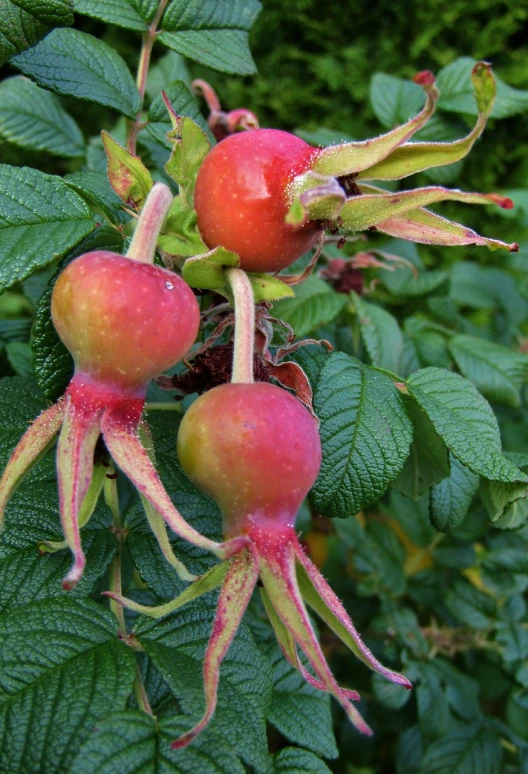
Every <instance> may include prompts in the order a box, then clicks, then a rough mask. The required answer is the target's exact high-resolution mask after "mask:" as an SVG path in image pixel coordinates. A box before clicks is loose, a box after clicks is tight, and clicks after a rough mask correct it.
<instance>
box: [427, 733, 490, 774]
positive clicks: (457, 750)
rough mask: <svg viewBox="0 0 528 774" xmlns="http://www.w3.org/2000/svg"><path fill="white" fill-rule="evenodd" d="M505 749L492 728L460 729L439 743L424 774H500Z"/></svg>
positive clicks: (430, 755) (431, 750)
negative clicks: (503, 749) (477, 773)
mask: <svg viewBox="0 0 528 774" xmlns="http://www.w3.org/2000/svg"><path fill="white" fill-rule="evenodd" d="M501 765H502V747H501V745H500V741H499V739H498V737H497V735H496V733H495V732H494V730H493V728H492V727H491V726H490V724H482V723H475V724H471V725H458V726H456V727H455V728H454V729H453V730H451V731H449V732H448V733H447V734H446V735H445V736H443V737H442V738H441V739H438V740H437V741H436V742H434V744H432V745H431V747H429V748H428V750H427V752H426V753H425V756H424V758H423V761H422V767H421V769H420V774H475V772H477V771H478V772H479V774H497V772H499V771H501Z"/></svg>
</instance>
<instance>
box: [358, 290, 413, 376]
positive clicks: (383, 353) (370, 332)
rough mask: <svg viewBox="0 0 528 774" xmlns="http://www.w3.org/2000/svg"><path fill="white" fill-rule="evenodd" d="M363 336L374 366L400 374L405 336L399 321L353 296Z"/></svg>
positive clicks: (388, 313)
mask: <svg viewBox="0 0 528 774" xmlns="http://www.w3.org/2000/svg"><path fill="white" fill-rule="evenodd" d="M352 301H353V304H354V307H355V311H356V315H357V318H358V323H359V329H360V331H361V336H362V338H363V341H364V342H365V347H366V350H367V352H368V354H369V357H370V360H371V362H372V365H374V366H378V367H379V368H384V369H386V370H387V371H392V372H393V373H395V374H398V373H399V371H400V363H401V358H402V354H403V335H402V332H401V330H400V326H399V325H398V321H397V320H396V318H395V317H393V316H392V315H391V314H390V312H387V311H386V310H385V309H383V307H381V306H379V305H378V304H371V303H369V302H368V301H364V300H363V299H362V298H361V296H358V295H357V294H355V293H353V294H352Z"/></svg>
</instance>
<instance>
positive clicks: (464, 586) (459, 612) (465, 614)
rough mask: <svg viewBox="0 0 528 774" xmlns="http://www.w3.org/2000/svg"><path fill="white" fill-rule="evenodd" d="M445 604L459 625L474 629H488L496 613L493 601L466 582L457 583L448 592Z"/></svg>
mask: <svg viewBox="0 0 528 774" xmlns="http://www.w3.org/2000/svg"><path fill="white" fill-rule="evenodd" d="M445 604H446V607H447V609H448V610H449V612H450V613H451V614H452V615H453V616H454V617H455V618H456V619H457V621H458V622H459V623H460V624H461V625H463V626H471V627H473V628H474V629H487V628H488V627H490V626H491V618H492V617H493V616H494V614H495V611H496V607H495V602H494V600H493V599H492V598H491V597H489V596H488V595H487V594H485V593H484V592H483V591H480V589H477V588H475V586H472V585H471V584H470V583H467V582H466V581H457V582H456V583H455V584H454V586H452V587H451V588H450V589H449V590H448V592H447V595H446V598H445Z"/></svg>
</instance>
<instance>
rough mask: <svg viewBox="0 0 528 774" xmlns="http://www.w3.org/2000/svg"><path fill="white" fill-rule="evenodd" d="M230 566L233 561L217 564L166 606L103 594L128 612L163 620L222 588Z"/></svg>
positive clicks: (108, 592)
mask: <svg viewBox="0 0 528 774" xmlns="http://www.w3.org/2000/svg"><path fill="white" fill-rule="evenodd" d="M230 565H231V560H227V561H225V562H221V563H220V564H215V566H214V567H211V569H210V570H208V571H207V572H206V573H204V574H203V575H202V576H201V577H200V578H198V580H197V581H194V583H192V584H191V585H190V586H188V587H187V588H186V589H185V591H182V593H181V594H180V595H179V596H177V597H176V599H173V600H172V601H171V602H167V603H166V604H164V605H156V606H154V607H149V606H148V605H140V604H139V602H134V600H133V599H127V597H123V596H122V595H121V594H116V593H115V592H113V591H103V594H104V595H105V596H106V597H110V599H113V600H114V602H118V603H119V604H120V605H123V607H126V608H127V610H133V611H134V613H140V614H141V615H147V616H148V617H149V618H163V617H164V616H166V615H169V614H170V613H173V612H174V611H175V610H178V609H179V608H180V607H183V606H184V605H186V604H187V603H188V602H192V600H193V599H197V598H198V597H201V596H202V594H207V592H208V591H213V589H216V588H217V587H218V586H220V584H221V583H223V581H224V579H225V577H226V575H227V573H228V571H229V568H230Z"/></svg>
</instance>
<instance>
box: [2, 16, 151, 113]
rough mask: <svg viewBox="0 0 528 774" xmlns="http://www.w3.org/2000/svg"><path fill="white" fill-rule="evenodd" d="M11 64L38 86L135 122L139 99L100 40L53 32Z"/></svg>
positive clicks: (125, 72) (124, 70) (118, 61)
mask: <svg viewBox="0 0 528 774" xmlns="http://www.w3.org/2000/svg"><path fill="white" fill-rule="evenodd" d="M11 63H12V64H13V65H14V67H16V68H18V69H19V70H21V71H22V72H23V73H24V75H27V76H28V77H30V78H32V79H33V80H34V81H36V82H37V83H38V84H39V86H44V87H45V88H48V89H51V90H52V91H56V92H57V93H58V94H66V95H67V96H69V97H77V99H87V100H90V101H91V102H97V103H98V104H100V105H107V106H108V107H112V108H114V109H115V110H118V111H119V112H120V113H124V114H125V115H126V116H128V117H129V118H134V117H135V115H136V113H137V112H138V110H139V108H140V105H141V98H140V96H139V92H138V90H137V88H136V85H135V83H134V80H133V78H132V76H131V74H130V70H129V69H128V67H127V65H126V64H125V61H124V60H123V59H122V58H121V57H120V56H119V54H117V53H116V52H115V51H114V49H113V48H110V46H108V45H107V44H106V43H104V42H103V41H102V40H98V39H97V38H95V37H94V36H93V35H88V34H87V33H85V32H80V31H79V30H74V29H56V30H53V32H50V34H49V35H47V36H46V37H45V38H44V40H41V41H40V43H37V45H36V46H34V47H33V48H31V49H28V50H27V51H24V52H23V53H22V54H18V55H17V56H15V57H14V58H13V59H12V60H11Z"/></svg>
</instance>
